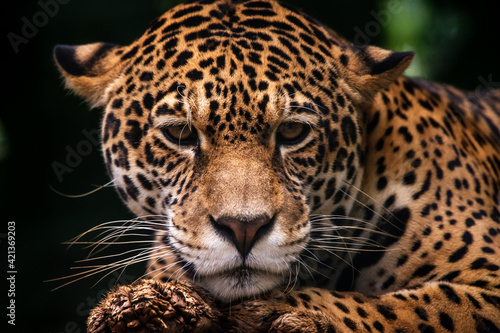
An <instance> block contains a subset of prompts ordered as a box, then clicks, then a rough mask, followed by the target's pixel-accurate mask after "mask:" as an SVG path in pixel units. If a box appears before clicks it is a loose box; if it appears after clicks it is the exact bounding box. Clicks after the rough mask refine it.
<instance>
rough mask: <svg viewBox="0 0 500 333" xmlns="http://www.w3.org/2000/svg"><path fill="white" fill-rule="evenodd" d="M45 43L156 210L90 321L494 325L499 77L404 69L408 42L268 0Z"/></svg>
mask: <svg viewBox="0 0 500 333" xmlns="http://www.w3.org/2000/svg"><path fill="white" fill-rule="evenodd" d="M54 57H55V60H56V63H57V65H58V68H59V70H60V72H61V73H62V76H63V78H64V80H65V83H66V86H67V87H68V88H69V89H71V90H72V91H73V92H74V93H76V94H77V95H79V96H81V97H83V98H84V99H85V100H86V101H88V102H89V103H90V105H91V106H92V107H96V108H101V109H103V121H102V151H103V155H104V159H105V162H106V165H107V168H108V170H109V174H110V175H111V178H112V182H113V184H114V186H115V187H116V190H117V192H118V194H119V196H120V197H121V198H122V199H123V201H124V202H125V203H126V205H127V206H128V207H129V209H130V210H131V211H132V212H133V213H134V214H135V215H137V217H138V219H137V221H139V222H138V223H148V222H149V223H150V224H149V225H153V226H154V227H155V234H154V240H153V241H152V245H151V249H150V251H149V252H148V253H149V258H150V259H149V262H148V265H147V273H146V274H147V277H146V278H144V279H140V280H138V281H136V282H134V283H132V284H131V285H123V286H120V287H117V288H116V289H114V290H112V291H110V293H109V294H108V295H107V296H106V297H105V298H104V299H103V300H102V301H101V303H100V304H99V305H98V306H97V307H96V308H95V309H94V310H93V311H92V312H91V314H90V317H89V320H88V330H89V332H204V331H215V332H218V331H228V332H269V331H272V332H355V331H356V332H500V276H499V273H500V270H499V267H500V212H499V207H500V196H499V190H500V145H499V143H500V90H489V91H484V92H479V91H478V92H474V93H470V92H465V91H461V90H459V89H456V88H454V87H451V86H449V85H445V84H438V83H433V82H429V81H426V80H423V79H416V78H409V77H405V76H404V75H403V72H404V71H405V70H406V68H407V67H408V66H409V65H410V63H411V62H412V60H413V58H414V53H412V52H395V51H390V50H385V49H382V48H379V47H376V46H359V45H354V44H353V43H351V42H349V41H348V40H346V39H345V38H343V37H342V36H340V35H339V34H337V33H336V32H335V31H333V30H331V29H330V28H328V27H326V26H324V25H322V24H321V23H320V22H318V21H317V20H315V19H314V18H312V17H310V16H308V15H307V14H305V13H302V12H301V11H299V10H297V9H295V8H294V7H292V6H290V5H287V4H286V3H283V2H280V1H273V0H242V1H237V0H232V1H231V0H200V1H186V2H185V3H184V4H181V5H178V6H176V7H174V8H173V9H171V10H169V11H167V12H166V13H165V14H163V15H162V16H160V17H159V18H158V19H156V20H155V21H153V22H152V23H151V24H150V25H149V26H148V27H147V28H146V30H145V32H144V33H143V34H142V36H141V37H139V38H138V39H137V40H135V41H134V42H132V43H131V44H130V45H127V46H120V45H114V44H108V43H101V42H99V43H93V44H86V45H79V46H69V45H58V46H56V47H55V49H54Z"/></svg>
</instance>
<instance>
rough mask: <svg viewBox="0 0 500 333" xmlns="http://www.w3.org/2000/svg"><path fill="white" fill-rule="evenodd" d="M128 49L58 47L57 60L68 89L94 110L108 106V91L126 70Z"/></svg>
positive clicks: (116, 47) (94, 46) (55, 54)
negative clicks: (125, 62) (123, 65)
mask: <svg viewBox="0 0 500 333" xmlns="http://www.w3.org/2000/svg"><path fill="white" fill-rule="evenodd" d="M123 52H124V48H123V47H120V46H118V45H113V44H106V43H94V44H86V45H79V46H70V45H57V46H56V47H55V48H54V58H55V60H56V63H57V66H58V68H59V70H60V71H61V73H62V74H63V76H64V79H65V81H66V86H67V87H68V88H69V89H71V90H72V91H74V92H75V93H76V94H77V95H80V96H82V97H84V98H85V99H86V100H87V101H88V102H90V104H91V105H92V106H93V107H98V106H102V105H104V103H105V101H106V99H105V95H106V88H107V87H108V86H109V85H110V84H111V83H112V82H113V81H114V80H115V79H116V78H117V77H118V75H119V73H120V70H121V69H122V64H123V63H124V60H123Z"/></svg>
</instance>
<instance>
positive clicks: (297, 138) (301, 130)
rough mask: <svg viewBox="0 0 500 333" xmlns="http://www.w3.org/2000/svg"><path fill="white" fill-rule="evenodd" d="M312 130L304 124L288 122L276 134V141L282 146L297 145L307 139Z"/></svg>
mask: <svg viewBox="0 0 500 333" xmlns="http://www.w3.org/2000/svg"><path fill="white" fill-rule="evenodd" d="M310 130H311V128H310V127H309V126H308V125H306V124H302V123H294V122H286V123H283V124H281V126H280V127H279V128H278V132H277V133H276V140H277V142H278V143H279V144H282V145H295V144H297V143H299V142H301V141H302V140H304V139H305V138H306V137H307V134H309V132H310Z"/></svg>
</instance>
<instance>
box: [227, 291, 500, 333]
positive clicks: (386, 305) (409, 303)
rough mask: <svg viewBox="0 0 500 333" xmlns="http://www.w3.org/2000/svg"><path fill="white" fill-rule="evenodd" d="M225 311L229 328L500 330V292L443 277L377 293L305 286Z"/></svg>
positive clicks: (271, 329) (271, 330) (299, 330)
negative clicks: (445, 280) (420, 285)
mask: <svg viewBox="0 0 500 333" xmlns="http://www.w3.org/2000/svg"><path fill="white" fill-rule="evenodd" d="M225 315H226V316H227V320H225V321H224V322H225V323H226V324H225V325H224V326H225V328H226V329H227V331H229V332H307V333H311V332H386V333H387V332H408V333H410V332H436V333H437V332H500V293H499V292H498V291H492V290H486V289H483V288H478V287H473V286H468V285H460V284H451V283H445V282H432V283H428V284H425V285H424V286H422V287H420V288H417V289H410V290H401V291H398V292H394V293H388V294H383V295H379V296H366V295H363V294H360V293H354V292H334V291H327V290H324V289H317V288H307V289H301V290H296V291H290V292H287V293H282V292H277V291H276V292H274V293H272V294H270V295H268V296H266V297H263V298H261V299H254V300H247V301H244V302H242V303H240V304H238V305H235V306H231V307H228V308H227V309H225Z"/></svg>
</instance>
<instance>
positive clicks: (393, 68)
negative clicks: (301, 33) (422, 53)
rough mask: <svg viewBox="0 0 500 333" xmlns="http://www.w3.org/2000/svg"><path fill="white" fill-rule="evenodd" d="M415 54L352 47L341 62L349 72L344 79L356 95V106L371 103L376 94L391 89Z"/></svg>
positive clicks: (346, 50)
mask: <svg viewBox="0 0 500 333" xmlns="http://www.w3.org/2000/svg"><path fill="white" fill-rule="evenodd" d="M414 56H415V54H414V53H413V52H394V51H389V50H384V49H381V48H379V47H376V46H351V47H348V48H346V49H345V53H344V54H343V55H342V59H341V61H342V62H343V63H344V64H345V65H346V68H347V69H348V71H346V72H344V79H345V80H346V82H347V83H348V85H349V86H350V88H351V89H352V91H353V92H354V94H353V96H352V97H353V99H354V101H355V103H357V104H358V105H360V106H363V105H365V104H367V103H370V102H371V100H372V98H373V96H375V94H376V93H377V92H379V91H381V90H383V89H385V88H387V87H388V86H389V85H390V84H391V83H392V82H394V81H395V80H396V79H397V78H398V77H399V76H401V75H402V74H403V72H404V71H405V69H406V68H408V66H409V65H410V64H411V62H412V60H413V58H414Z"/></svg>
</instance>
